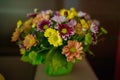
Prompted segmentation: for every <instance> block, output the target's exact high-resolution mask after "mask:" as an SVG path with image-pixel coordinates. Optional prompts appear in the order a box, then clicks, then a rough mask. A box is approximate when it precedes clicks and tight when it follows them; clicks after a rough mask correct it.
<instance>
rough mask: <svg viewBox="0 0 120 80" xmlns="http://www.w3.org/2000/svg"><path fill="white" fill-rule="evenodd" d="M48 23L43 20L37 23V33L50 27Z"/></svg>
mask: <svg viewBox="0 0 120 80" xmlns="http://www.w3.org/2000/svg"><path fill="white" fill-rule="evenodd" d="M50 23H51V22H50V21H49V20H43V21H41V22H39V23H38V25H37V28H38V30H39V31H41V32H43V31H45V30H46V29H48V28H49V27H50Z"/></svg>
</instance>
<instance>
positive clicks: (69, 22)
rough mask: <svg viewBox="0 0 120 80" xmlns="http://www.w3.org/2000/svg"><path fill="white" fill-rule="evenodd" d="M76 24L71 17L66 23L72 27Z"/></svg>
mask: <svg viewBox="0 0 120 80" xmlns="http://www.w3.org/2000/svg"><path fill="white" fill-rule="evenodd" d="M76 24H77V22H76V20H74V19H71V20H69V21H68V22H67V25H68V26H70V27H74V26H75V25H76Z"/></svg>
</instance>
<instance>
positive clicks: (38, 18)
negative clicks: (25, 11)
mask: <svg viewBox="0 0 120 80" xmlns="http://www.w3.org/2000/svg"><path fill="white" fill-rule="evenodd" d="M49 18H50V16H49V15H48V14H44V13H41V14H38V15H36V17H35V18H34V19H33V24H36V25H37V24H38V23H39V22H40V21H42V20H48V19H49Z"/></svg>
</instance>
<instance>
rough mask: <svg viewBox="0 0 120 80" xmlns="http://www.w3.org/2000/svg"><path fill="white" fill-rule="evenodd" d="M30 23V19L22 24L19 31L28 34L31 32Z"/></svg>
mask: <svg viewBox="0 0 120 80" xmlns="http://www.w3.org/2000/svg"><path fill="white" fill-rule="evenodd" d="M32 21H33V19H32V18H30V19H28V20H27V21H25V22H24V23H23V25H22V26H21V31H25V32H29V31H30V30H31V28H32Z"/></svg>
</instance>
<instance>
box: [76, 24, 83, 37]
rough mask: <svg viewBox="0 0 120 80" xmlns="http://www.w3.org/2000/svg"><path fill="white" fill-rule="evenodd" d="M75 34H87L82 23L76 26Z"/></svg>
mask: <svg viewBox="0 0 120 80" xmlns="http://www.w3.org/2000/svg"><path fill="white" fill-rule="evenodd" d="M75 34H78V35H80V34H81V35H84V34H85V31H83V29H82V25H81V24H80V23H77V25H76V26H75Z"/></svg>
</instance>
